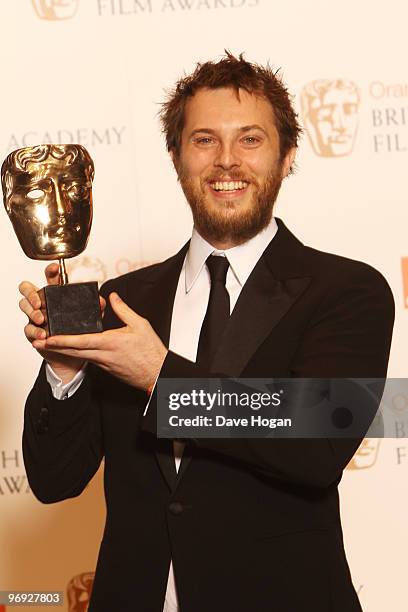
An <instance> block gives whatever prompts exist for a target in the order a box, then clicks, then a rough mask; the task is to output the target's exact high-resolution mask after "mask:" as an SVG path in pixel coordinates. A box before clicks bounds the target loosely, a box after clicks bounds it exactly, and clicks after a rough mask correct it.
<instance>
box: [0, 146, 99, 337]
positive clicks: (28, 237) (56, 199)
mask: <svg viewBox="0 0 408 612" xmlns="http://www.w3.org/2000/svg"><path fill="white" fill-rule="evenodd" d="M93 176H94V165H93V161H92V159H91V157H90V155H89V153H88V151H87V150H86V149H85V148H84V147H83V146H81V145H77V144H68V145H52V144H46V145H39V146H35V147H25V148H23V149H17V151H13V153H10V154H9V155H8V156H7V158H6V159H5V161H4V162H3V165H2V168H1V183H2V187H3V197H4V205H5V207H6V211H7V214H8V216H9V218H10V221H11V222H12V224H13V227H14V231H15V232H16V234H17V238H18V240H19V242H20V245H21V248H22V249H23V251H24V253H25V254H26V255H27V257H30V259H38V260H46V261H49V260H58V263H59V283H60V284H59V285H49V286H47V287H44V288H43V289H41V290H40V297H41V302H42V310H43V314H44V318H45V323H44V328H45V330H46V332H47V335H50V336H53V335H56V334H59V335H60V334H84V333H94V332H100V331H102V319H101V310H100V305H99V293H98V284H97V282H86V283H71V284H69V283H68V277H67V272H66V268H65V259H68V258H70V257H75V256H76V255H79V254H80V253H82V251H83V250H84V249H85V247H86V244H87V242H88V238H89V232H90V229H91V224H92V180H93Z"/></svg>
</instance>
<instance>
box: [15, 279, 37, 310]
mask: <svg viewBox="0 0 408 612" xmlns="http://www.w3.org/2000/svg"><path fill="white" fill-rule="evenodd" d="M18 290H19V291H20V293H21V295H22V296H23V297H25V298H26V299H27V300H28V301H29V303H30V304H31V306H32V307H33V308H34V309H35V310H38V309H40V308H41V300H40V296H39V295H38V293H37V292H38V288H37V287H36V286H35V285H33V283H30V282H29V281H23V282H22V283H20V284H19V286H18Z"/></svg>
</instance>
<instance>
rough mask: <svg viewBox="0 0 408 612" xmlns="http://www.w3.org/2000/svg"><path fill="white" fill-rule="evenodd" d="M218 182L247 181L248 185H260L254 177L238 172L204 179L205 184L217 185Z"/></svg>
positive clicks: (213, 175) (214, 175) (212, 175)
mask: <svg viewBox="0 0 408 612" xmlns="http://www.w3.org/2000/svg"><path fill="white" fill-rule="evenodd" d="M216 181H220V182H222V181H245V182H246V183H255V184H257V183H258V182H257V181H256V180H254V179H253V178H252V177H248V176H246V175H245V174H242V173H241V172H239V171H237V170H235V171H231V172H228V173H224V174H211V175H209V176H207V177H205V178H204V179H203V182H204V183H215V182H216Z"/></svg>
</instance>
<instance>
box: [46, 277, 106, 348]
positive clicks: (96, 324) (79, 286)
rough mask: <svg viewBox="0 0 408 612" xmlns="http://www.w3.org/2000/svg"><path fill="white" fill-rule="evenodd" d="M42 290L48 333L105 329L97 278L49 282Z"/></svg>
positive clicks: (54, 334) (60, 333)
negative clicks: (94, 280)
mask: <svg viewBox="0 0 408 612" xmlns="http://www.w3.org/2000/svg"><path fill="white" fill-rule="evenodd" d="M39 294H40V298H41V310H42V313H43V315H44V318H45V323H44V325H43V327H44V329H45V331H46V332H47V336H57V335H58V336H61V335H66V334H92V333H96V332H101V331H103V328H102V316H101V308H100V305H99V291H98V283H97V282H88V283H68V284H67V285H47V286H46V287H43V288H42V289H41V290H40V291H39Z"/></svg>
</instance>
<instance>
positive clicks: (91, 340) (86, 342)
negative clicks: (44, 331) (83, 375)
mask: <svg viewBox="0 0 408 612" xmlns="http://www.w3.org/2000/svg"><path fill="white" fill-rule="evenodd" d="M107 333H108V332H101V333H99V334H78V335H72V336H50V337H49V338H47V342H46V348H50V349H56V350H60V349H78V350H81V351H85V350H98V349H101V348H105V345H106V334H107ZM76 356H77V355H75V357H76ZM84 359H85V357H84Z"/></svg>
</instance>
